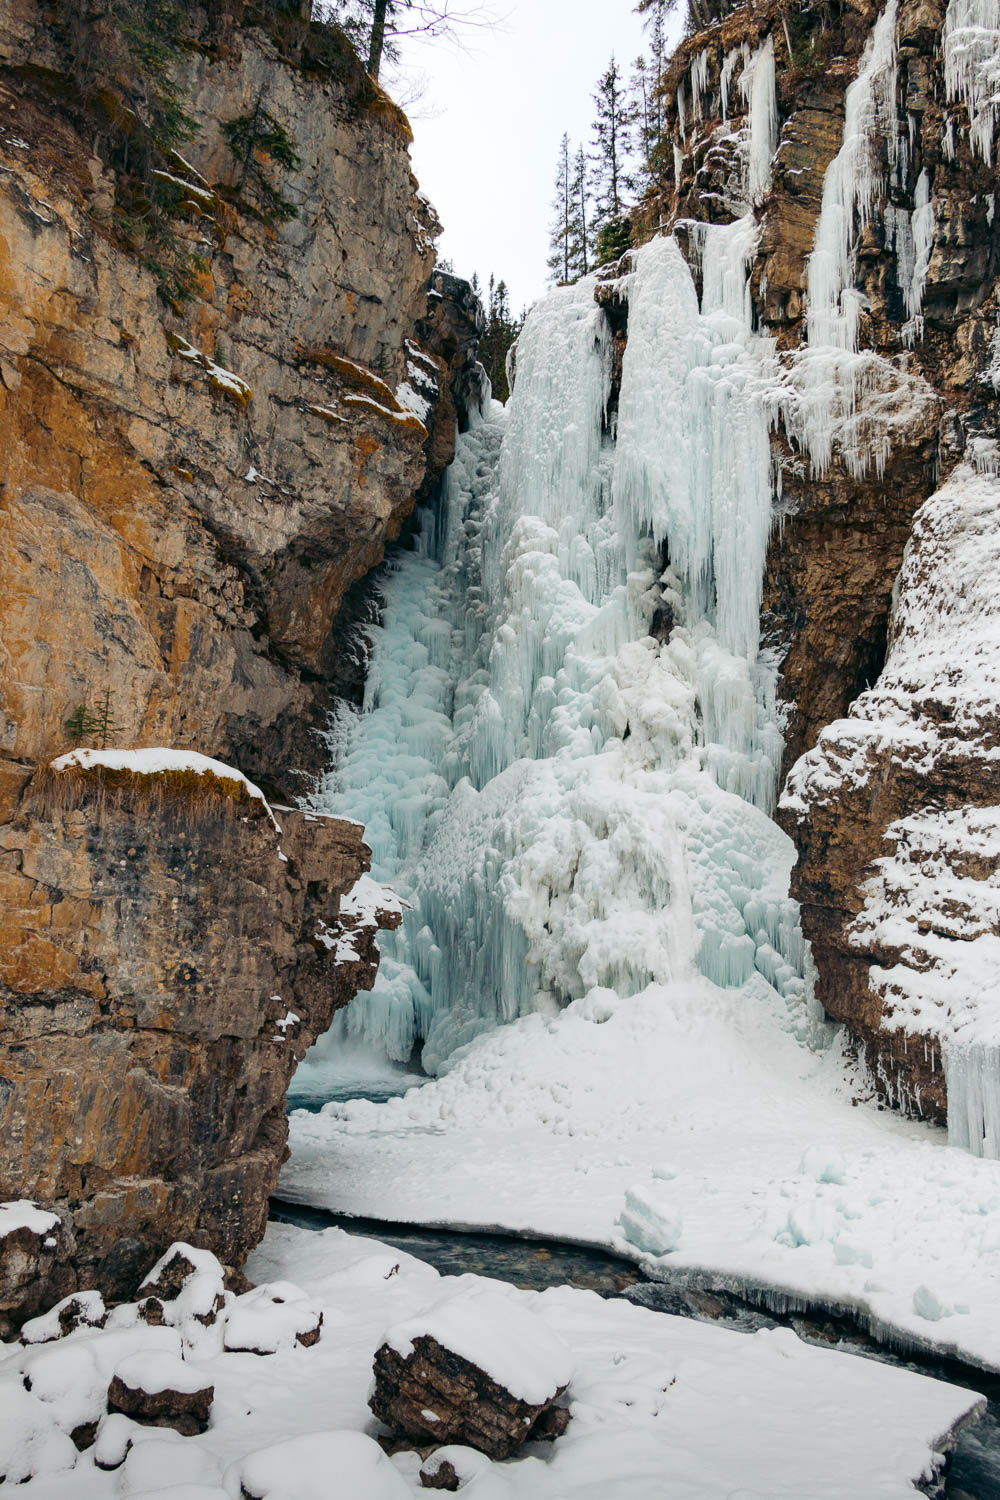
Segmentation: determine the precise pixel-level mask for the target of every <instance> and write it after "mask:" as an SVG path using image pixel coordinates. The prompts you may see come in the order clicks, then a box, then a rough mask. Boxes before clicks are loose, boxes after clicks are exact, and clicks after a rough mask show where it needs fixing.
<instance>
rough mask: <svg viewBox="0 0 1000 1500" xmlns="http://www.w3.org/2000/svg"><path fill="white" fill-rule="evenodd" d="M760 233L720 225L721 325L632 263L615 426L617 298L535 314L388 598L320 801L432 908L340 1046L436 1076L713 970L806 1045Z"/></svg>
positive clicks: (649, 256)
mask: <svg viewBox="0 0 1000 1500" xmlns="http://www.w3.org/2000/svg"><path fill="white" fill-rule="evenodd" d="M754 241H755V228H754V224H753V221H752V219H751V218H747V219H744V220H740V221H738V222H736V223H735V224H732V225H729V226H726V227H717V226H711V227H709V226H705V228H704V229H703V231H702V233H701V267H702V274H703V293H702V298H701V304H700V305H699V300H698V296H697V293H696V289H695V284H694V281H693V279H692V275H691V271H690V270H689V268H688V265H687V263H686V262H685V260H684V258H683V256H682V254H681V252H680V250H679V248H678V246H677V244H676V242H675V241H674V240H673V239H672V238H659V239H656V240H654V241H653V242H652V243H651V244H649V245H648V246H646V247H645V248H644V249H642V250H641V251H639V252H637V253H636V254H635V255H634V258H633V261H632V265H631V269H630V270H629V271H628V273H627V275H626V276H625V277H624V278H623V280H622V283H621V291H622V293H623V295H625V296H627V298H628V302H629V329H630V334H629V342H628V347H627V350H626V354H625V360H624V369H623V374H622V385H621V394H620V402H619V409H618V414H617V422H616V423H614V422H612V423H609V422H608V421H607V418H606V406H607V402H608V397H609V391H610V376H611V362H610V355H611V340H610V329H609V325H608V323H607V320H606V318H605V315H604V313H603V311H602V310H601V309H600V308H599V307H598V306H597V305H596V304H595V301H594V283H593V281H592V280H588V281H584V282H582V283H580V284H579V285H577V286H575V287H570V288H564V289H560V290H559V291H557V292H556V293H554V294H553V295H552V296H551V297H550V298H548V299H547V300H546V301H545V302H544V303H542V304H541V305H540V306H539V307H538V308H536V309H535V310H534V311H533V312H532V314H531V316H530V318H529V320H528V324H527V326H526V328H525V330H524V333H523V335H522V338H521V341H520V344H519V349H518V360H517V384H516V388H515V392H514V397H513V400H512V403H511V405H510V407H509V409H508V410H507V411H506V412H505V411H504V410H503V409H501V408H499V407H498V406H496V405H495V404H494V405H492V406H491V407H489V408H488V410H487V412H486V414H485V416H484V417H483V418H482V419H481V420H477V421H476V422H475V423H474V425H473V427H472V429H471V431H470V432H468V433H466V434H465V435H464V436H463V437H462V438H461V439H460V443H459V452H458V457H457V459H456V462H455V465H454V466H453V468H452V470H451V471H450V472H449V475H448V477H447V482H446V485H445V493H444V498H443V502H442V506H441V510H440V515H439V518H435V517H434V516H433V515H428V516H427V517H425V520H424V526H423V531H422V533H421V537H420V541H419V545H418V549H417V551H416V553H414V554H409V555H407V556H405V557H404V558H403V559H402V560H401V561H399V562H398V563H397V565H396V568H395V570H394V571H393V572H392V573H391V574H390V575H389V577H388V578H387V580H386V583H385V589H384V592H385V614H384V619H383V623H382V625H381V626H380V627H379V628H378V629H377V630H376V632H375V648H374V655H373V660H372V671H371V676H370V679H369V683H368V689H367V699H366V704H365V709H364V712H363V713H362V714H361V715H360V717H357V718H356V719H354V720H353V721H351V722H349V723H347V724H346V725H342V726H341V731H340V754H339V757H338V761H337V764H336V765H335V767H334V769H333V771H332V773H331V776H330V778H329V780H328V783H327V786H326V787H325V789H324V790H323V792H322V793H321V795H320V799H319V802H318V804H317V805H318V806H319V807H320V808H321V809H322V810H323V811H326V812H331V813H332V812H336V813H338V814H340V815H346V816H349V817H355V818H358V819H360V820H362V821H363V822H364V823H365V825H366V827H367V830H368V835H367V836H368V838H369V840H370V842H371V845H372V850H373V870H374V874H375V878H376V879H378V880H380V881H387V882H390V883H393V884H395V885H396V888H397V889H398V890H399V891H400V893H401V894H402V895H403V896H404V897H405V899H406V900H407V901H408V902H410V903H411V905H412V908H413V909H412V911H411V912H410V913H409V914H408V915H407V918H406V921H405V923H404V926H403V928H402V929H401V930H400V931H399V932H398V933H397V934H395V935H393V936H392V937H390V938H389V939H388V940H383V951H384V957H383V962H382V971H381V973H380V976H379V980H378V983H377V986H376V989H375V991H374V992H373V993H372V995H371V997H369V998H367V999H364V998H362V999H359V1000H358V1001H356V1002H355V1003H354V1004H353V1005H352V1006H351V1007H350V1010H349V1011H348V1012H347V1019H346V1020H345V1021H342V1022H340V1032H339V1033H338V1036H337V1038H336V1041H335V1045H338V1044H339V1042H340V1040H341V1039H342V1036H343V1031H344V1029H346V1030H347V1031H348V1033H349V1034H354V1035H357V1036H361V1037H363V1038H364V1039H366V1040H367V1041H368V1042H370V1043H374V1044H375V1045H376V1046H377V1047H378V1048H380V1049H382V1050H384V1051H385V1052H387V1053H388V1055H389V1056H390V1057H393V1058H396V1059H405V1058H406V1057H408V1056H409V1054H410V1052H411V1050H412V1048H413V1046H414V1045H415V1044H416V1043H418V1042H420V1041H422V1042H423V1061H424V1064H425V1066H426V1067H428V1069H430V1070H431V1071H440V1070H442V1069H443V1068H444V1067H446V1065H447V1061H448V1059H449V1057H450V1056H451V1055H452V1054H453V1053H454V1052H455V1050H456V1049H457V1048H459V1047H460V1046H462V1045H463V1043H465V1042H467V1041H469V1040H471V1039H472V1038H473V1037H474V1036H476V1035H477V1034H478V1033H479V1032H481V1031H483V1030H486V1029H489V1028H491V1027H493V1026H495V1025H496V1024H498V1023H499V1022H504V1021H510V1020H513V1019H515V1018H516V1017H518V1016H521V1015H525V1014H529V1013H531V1012H533V1011H536V1010H539V1009H541V1010H543V1011H548V1012H550V1013H554V1012H556V1011H557V1010H558V1009H559V1008H561V1007H563V1006H565V1005H566V1004H567V1003H569V1002H571V1001H574V1000H584V999H585V998H586V997H588V996H592V995H593V994H594V993H595V992H601V991H606V990H614V991H616V992H617V993H618V994H619V995H625V996H627V995H630V994H635V993H637V992H638V991H639V990H641V989H643V988H644V987H645V986H647V985H649V984H650V983H652V982H657V983H661V984H665V985H669V984H671V983H673V982H676V981H684V980H687V979H689V978H690V977H692V976H694V975H696V974H697V973H699V972H700V973H703V974H704V975H706V976H707V977H708V978H710V979H712V980H714V981H716V982H717V983H719V984H721V985H723V986H727V987H729V988H732V989H736V990H740V991H741V992H743V993H744V994H745V998H746V1002H747V1003H748V1004H753V1003H755V1001H758V1002H759V1001H760V1000H761V998H762V996H765V995H767V996H775V998H776V999H778V1004H779V1007H788V1008H789V1011H788V1013H789V1015H790V1016H791V1017H792V1019H791V1020H790V1022H789V1024H790V1025H793V1026H794V1025H804V1024H805V1022H804V1020H803V1015H804V1012H803V1007H802V1000H803V993H804V983H803V978H802V965H803V952H802V941H801V936H800V932H799V928H798V925H797V915H796V910H795V907H794V905H793V904H792V903H791V902H789V901H788V900H787V899H786V897H785V894H784V892H785V890H786V889H787V883H786V882H787V872H788V869H789V867H790V863H791V845H790V844H789V843H788V841H787V840H786V839H785V837H784V835H783V834H781V833H780V832H779V831H778V829H777V828H776V827H775V825H774V824H773V823H772V822H771V821H770V819H769V817H768V816H767V814H768V813H769V811H770V809H771V806H772V804H773V799H774V793H775V782H776V773H777V766H778V761H779V757H780V752H781V735H780V731H779V728H778V726H777V723H776V720H775V715H774V708H773V673H772V672H771V671H770V670H769V669H768V667H767V664H766V663H765V662H763V661H762V660H761V658H760V653H759V649H758V647H759V641H758V628H759V627H758V617H759V611H760V594H761V577H762V571H763V564H764V554H765V548H766V543H767V537H768V532H769V529H770V524H771V502H772V480H771V467H770V457H769V445H768V422H769V420H770V418H769V413H768V410H767V407H766V403H765V402H764V400H763V399H762V395H761V392H762V382H761V379H760V372H761V360H762V358H764V357H765V355H766V352H767V351H766V350H764V351H761V350H760V349H758V341H757V340H756V339H755V337H754V334H753V330H752V316H751V304H750V297H749V291H748V285H747V282H748V263H749V259H750V257H751V255H752V251H753V248H754ZM615 429H616V432H615ZM657 612H659V613H658V620H659V622H660V623H659V624H658V630H659V632H660V635H661V636H662V635H666V634H668V633H669V641H668V642H667V643H666V644H663V643H662V642H661V640H660V639H656V638H654V637H653V636H651V635H650V634H649V631H650V627H651V626H652V624H653V620H654V616H657ZM671 624H673V626H674V628H673V630H672V633H670V625H671ZM373 767H377V768H378V770H377V774H376V775H375V776H373V774H372V772H373ZM779 997H780V998H779ZM769 1003H770V1002H769ZM322 1045H323V1044H322V1043H321V1049H322ZM307 1069H308V1064H307Z"/></svg>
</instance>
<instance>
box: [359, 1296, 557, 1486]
mask: <svg viewBox="0 0 1000 1500" xmlns="http://www.w3.org/2000/svg"><path fill="white" fill-rule="evenodd" d="M571 1375H572V1358H571V1356H570V1353H569V1350H568V1349H567V1348H566V1346H565V1344H563V1343H562V1341H561V1340H560V1339H559V1338H558V1337H557V1336H556V1335H555V1334H553V1333H552V1331H551V1330H550V1329H549V1328H548V1327H547V1326H546V1324H545V1323H543V1322H542V1321H541V1320H540V1319H539V1318H537V1317H536V1316H535V1315H534V1314H533V1313H531V1312H529V1311H528V1310H527V1309H525V1308H523V1307H520V1306H519V1305H517V1304H516V1303H514V1302H511V1301H508V1300H507V1299H506V1298H504V1297H502V1296H498V1295H497V1294H496V1293H494V1292H490V1291H482V1290H480V1291H478V1292H475V1293H471V1294H466V1295H465V1296H463V1295H461V1294H459V1295H458V1296H453V1297H451V1298H446V1299H445V1300H444V1301H442V1302H439V1303H438V1304H437V1305H436V1306H434V1307H432V1308H430V1309H428V1311H427V1312H426V1313H424V1314H423V1315H422V1316H418V1317H417V1318H415V1319H414V1320H412V1321H411V1322H408V1323H403V1324H398V1325H397V1326H396V1327H395V1328H391V1329H390V1330H389V1332H388V1334H387V1335H386V1338H385V1342H384V1343H383V1344H382V1345H381V1346H380V1348H379V1349H378V1350H377V1351H376V1354H375V1380H374V1385H373V1387H372V1392H371V1396H370V1397H369V1403H368V1404H369V1405H370V1407H371V1409H372V1411H373V1412H374V1413H375V1415H376V1416H377V1417H378V1418H379V1420H380V1421H382V1422H384V1423H385V1425H386V1426H387V1427H388V1429H389V1431H390V1433H391V1434H392V1435H393V1437H394V1438H395V1439H397V1440H399V1439H401V1440H403V1443H404V1446H405V1445H406V1444H407V1443H408V1444H411V1445H415V1446H418V1447H421V1446H434V1447H436V1446H439V1445H445V1452H448V1451H449V1450H448V1445H451V1444H459V1445H462V1446H464V1447H468V1448H474V1449H476V1450H477V1451H478V1452H479V1453H485V1454H486V1455H487V1457H489V1458H492V1459H506V1458H510V1457H512V1456H513V1455H514V1454H515V1453H516V1452H517V1451H518V1450H519V1449H520V1448H521V1447H522V1446H523V1444H524V1443H525V1442H527V1441H528V1440H530V1439H555V1438H557V1437H560V1436H561V1435H562V1434H563V1432H565V1430H566V1428H567V1426H568V1425H569V1420H570V1413H569V1410H568V1409H567V1408H566V1407H564V1406H561V1405H559V1400H560V1397H562V1396H563V1394H564V1393H565V1390H566V1388H567V1386H568V1385H569V1381H570V1377H571ZM441 1478H442V1479H443V1480H446V1481H449V1482H447V1483H444V1485H443V1487H444V1488H452V1487H455V1488H457V1485H455V1486H452V1485H451V1483H450V1476H448V1475H447V1474H444V1475H442V1476H441ZM425 1482H426V1481H425Z"/></svg>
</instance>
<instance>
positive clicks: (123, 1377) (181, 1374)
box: [114, 1349, 212, 1396]
mask: <svg viewBox="0 0 1000 1500" xmlns="http://www.w3.org/2000/svg"><path fill="white" fill-rule="evenodd" d="M114 1373H115V1376H116V1378H117V1379H118V1380H120V1381H121V1383H122V1385H125V1386H128V1388H129V1390H130V1391H145V1392H146V1394H147V1396H158V1395H159V1394H160V1393H161V1391H176V1392H177V1393H178V1395H181V1396H193V1395H195V1393H196V1392H198V1391H204V1390H207V1389H208V1387H209V1386H210V1385H211V1383H212V1382H211V1378H210V1377H209V1376H208V1375H206V1374H205V1372H204V1371H203V1370H199V1369H198V1368H197V1367H196V1366H195V1365H191V1364H187V1363H186V1362H185V1361H184V1360H183V1359H181V1358H180V1357H179V1356H178V1355H176V1354H171V1353H170V1352H169V1351H168V1350H166V1349H152V1350H147V1349H142V1350H140V1351H138V1352H137V1353H135V1354H129V1355H126V1357H125V1358H124V1359H122V1360H119V1362H118V1363H117V1364H116V1365H115V1370H114Z"/></svg>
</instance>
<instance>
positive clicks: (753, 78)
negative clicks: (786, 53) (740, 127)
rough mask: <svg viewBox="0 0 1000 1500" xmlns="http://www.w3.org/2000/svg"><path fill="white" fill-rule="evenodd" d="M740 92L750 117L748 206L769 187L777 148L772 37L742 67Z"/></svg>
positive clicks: (758, 198) (776, 110) (760, 197)
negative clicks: (772, 159)
mask: <svg viewBox="0 0 1000 1500" xmlns="http://www.w3.org/2000/svg"><path fill="white" fill-rule="evenodd" d="M740 89H741V91H742V94H743V98H744V101H745V103H746V105H747V111H748V116H749V121H748V125H749V141H748V150H747V191H748V196H749V200H750V202H751V203H759V202H760V200H761V199H762V198H763V196H764V194H765V193H766V192H767V190H768V188H769V187H770V186H771V158H772V157H773V156H774V153H775V150H776V148H777V145H778V96H777V90H776V86H775V75H774V39H773V37H771V36H768V37H766V38H765V40H764V42H763V43H762V44H761V46H760V47H758V48H757V51H756V52H755V53H754V54H753V56H752V57H751V58H750V60H749V62H748V63H747V65H746V66H745V67H744V69H743V72H742V74H741V76H740Z"/></svg>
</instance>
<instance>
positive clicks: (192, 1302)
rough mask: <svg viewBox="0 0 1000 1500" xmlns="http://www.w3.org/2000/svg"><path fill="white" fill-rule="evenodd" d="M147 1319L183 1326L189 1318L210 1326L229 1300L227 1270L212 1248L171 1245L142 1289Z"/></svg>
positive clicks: (141, 1306) (141, 1310) (141, 1308)
mask: <svg viewBox="0 0 1000 1500" xmlns="http://www.w3.org/2000/svg"><path fill="white" fill-rule="evenodd" d="M139 1297H140V1299H141V1300H140V1302H139V1314H140V1316H141V1318H142V1319H143V1321H144V1322H146V1323H150V1324H153V1325H154V1326H155V1325H157V1324H167V1325H168V1326H169V1327H171V1328H178V1327H180V1328H183V1325H184V1323H185V1322H187V1321H188V1319H192V1320H194V1322H196V1323H198V1324H200V1325H201V1326H202V1327H203V1328H210V1327H212V1325H213V1324H214V1323H215V1322H216V1319H217V1318H218V1316H219V1314H220V1312H222V1310H223V1308H224V1307H225V1306H226V1303H227V1301H228V1300H231V1298H227V1295H226V1287H225V1270H224V1268H223V1266H222V1263H221V1261H219V1260H218V1259H217V1258H216V1257H215V1256H214V1255H213V1254H212V1253H211V1251H210V1250H197V1249H195V1247H194V1246H193V1245H186V1244H184V1243H183V1242H182V1241H178V1242H177V1243H176V1244H174V1245H171V1246H170V1248H169V1250H168V1251H167V1252H166V1254H165V1255H163V1256H161V1258H160V1259H159V1260H158V1261H157V1263H156V1265H155V1266H154V1267H153V1269H152V1270H151V1271H150V1273H149V1275H148V1276H147V1277H146V1279H145V1281H144V1282H143V1283H142V1285H141V1287H140V1288H139Z"/></svg>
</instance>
